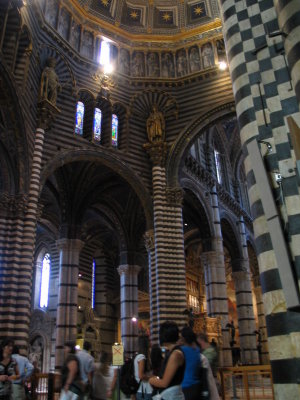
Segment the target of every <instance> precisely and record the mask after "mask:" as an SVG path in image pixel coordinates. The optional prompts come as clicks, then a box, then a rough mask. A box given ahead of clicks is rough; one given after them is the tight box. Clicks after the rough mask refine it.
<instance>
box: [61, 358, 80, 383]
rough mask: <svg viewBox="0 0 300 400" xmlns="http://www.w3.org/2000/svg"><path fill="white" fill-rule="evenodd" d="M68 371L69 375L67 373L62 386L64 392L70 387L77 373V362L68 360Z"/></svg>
mask: <svg viewBox="0 0 300 400" xmlns="http://www.w3.org/2000/svg"><path fill="white" fill-rule="evenodd" d="M67 366H68V369H69V373H68V377H67V380H66V383H65V386H64V390H65V391H68V390H69V387H70V385H71V383H72V382H73V380H74V378H75V376H76V374H77V372H78V365H77V361H76V360H70V361H69V362H68V365H67Z"/></svg>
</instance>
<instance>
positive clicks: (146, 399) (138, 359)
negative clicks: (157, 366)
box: [134, 340, 153, 400]
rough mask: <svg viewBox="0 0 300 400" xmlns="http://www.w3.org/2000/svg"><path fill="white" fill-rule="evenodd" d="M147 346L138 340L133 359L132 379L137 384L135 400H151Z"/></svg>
mask: <svg viewBox="0 0 300 400" xmlns="http://www.w3.org/2000/svg"><path fill="white" fill-rule="evenodd" d="M146 353H147V346H145V342H144V341H143V340H139V352H138V354H137V355H136V356H135V358H134V377H135V380H136V381H137V382H138V383H139V386H138V389H137V392H136V400H151V399H152V392H153V388H152V386H151V385H150V384H149V382H148V380H149V377H150V375H149V373H148V372H149V368H148V364H149V361H148V360H147V358H146Z"/></svg>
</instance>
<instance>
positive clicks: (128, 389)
mask: <svg viewBox="0 0 300 400" xmlns="http://www.w3.org/2000/svg"><path fill="white" fill-rule="evenodd" d="M139 386H140V383H139V382H137V381H136V379H135V377H134V358H129V359H127V360H125V363H124V364H123V365H122V367H121V371H120V389H121V391H122V392H123V393H124V394H126V395H127V396H129V395H131V394H136V392H137V391H138V388H139Z"/></svg>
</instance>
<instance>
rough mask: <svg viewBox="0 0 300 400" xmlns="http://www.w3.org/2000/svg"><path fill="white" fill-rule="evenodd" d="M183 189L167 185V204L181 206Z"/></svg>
mask: <svg viewBox="0 0 300 400" xmlns="http://www.w3.org/2000/svg"><path fill="white" fill-rule="evenodd" d="M183 194H184V192H183V190H182V189H181V188H180V187H167V188H166V199H167V204H168V205H169V206H173V207H174V206H175V207H182V203H183Z"/></svg>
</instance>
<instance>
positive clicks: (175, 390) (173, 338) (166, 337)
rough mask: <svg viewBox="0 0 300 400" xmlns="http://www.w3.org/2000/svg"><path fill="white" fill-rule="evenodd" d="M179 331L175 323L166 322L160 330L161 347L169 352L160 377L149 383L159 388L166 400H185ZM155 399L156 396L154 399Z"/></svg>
mask: <svg viewBox="0 0 300 400" xmlns="http://www.w3.org/2000/svg"><path fill="white" fill-rule="evenodd" d="M178 339H179V329H178V326H177V324H176V323H175V322H172V321H166V322H164V323H163V324H161V326H160V329H159V340H160V344H161V346H163V347H164V348H165V349H166V350H167V354H166V356H165V359H164V362H163V365H162V371H161V375H160V376H152V377H151V378H150V379H149V383H150V384H151V385H152V386H153V387H155V388H157V389H158V390H159V392H160V396H161V397H162V398H163V399H164V400H184V395H183V392H182V388H181V383H182V380H183V377H184V369H185V360H184V355H183V352H182V350H181V349H180V346H177V342H178ZM153 398H154V399H155V396H154V397H153Z"/></svg>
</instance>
